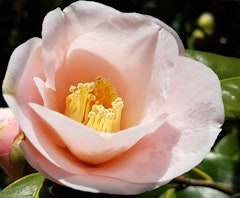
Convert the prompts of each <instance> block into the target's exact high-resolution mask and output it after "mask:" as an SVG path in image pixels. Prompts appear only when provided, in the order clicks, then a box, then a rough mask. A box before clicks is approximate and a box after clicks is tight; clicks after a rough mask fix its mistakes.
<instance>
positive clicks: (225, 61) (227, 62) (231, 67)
mask: <svg viewBox="0 0 240 198" xmlns="http://www.w3.org/2000/svg"><path fill="white" fill-rule="evenodd" d="M186 56H188V57H190V58H192V59H194V60H197V61H199V62H202V63H204V64H205V65H207V66H208V67H210V68H211V69H212V70H213V71H214V72H215V73H216V74H217V75H218V77H219V79H220V80H222V79H227V78H234V77H240V59H239V58H232V57H227V56H222V55H218V54H214V53H208V52H201V51H196V50H186Z"/></svg>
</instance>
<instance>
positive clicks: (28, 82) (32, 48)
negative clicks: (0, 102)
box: [3, 38, 44, 136]
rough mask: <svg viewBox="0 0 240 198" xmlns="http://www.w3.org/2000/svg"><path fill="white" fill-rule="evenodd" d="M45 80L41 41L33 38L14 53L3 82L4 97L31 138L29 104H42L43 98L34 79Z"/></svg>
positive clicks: (32, 118)
mask: <svg viewBox="0 0 240 198" xmlns="http://www.w3.org/2000/svg"><path fill="white" fill-rule="evenodd" d="M34 77H39V78H42V79H44V75H43V70H42V62H41V40H40V39H38V38H33V39H30V40H28V41H27V42H25V43H23V44H22V45H20V46H19V47H18V48H16V49H15V51H14V52H13V54H12V56H11V58H10V61H9V64H8V69H7V72H6V76H5V79H4V82H3V96H4V98H5V100H6V101H7V103H8V105H9V107H10V108H11V110H12V111H13V113H14V116H15V117H16V119H17V120H18V122H19V124H20V126H21V128H22V129H23V131H24V132H25V133H26V134H27V135H28V134H29V135H30V136H31V134H32V131H33V130H32V128H33V127H32V126H34V125H35V123H36V122H38V121H37V119H34V118H35V116H33V114H32V113H33V111H32V109H31V108H30V109H29V105H28V102H30V101H35V102H36V103H39V104H42V98H41V96H40V95H39V92H38V89H37V87H36V85H35V83H34V80H33V78H34Z"/></svg>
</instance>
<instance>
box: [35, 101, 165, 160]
mask: <svg viewBox="0 0 240 198" xmlns="http://www.w3.org/2000/svg"><path fill="white" fill-rule="evenodd" d="M31 106H32V108H33V109H34V110H35V111H36V112H37V113H38V115H39V116H41V117H42V119H44V120H45V122H46V123H48V124H49V125H50V126H52V127H53V128H54V129H55V130H56V132H57V134H58V135H59V136H60V137H61V139H62V141H63V142H64V143H65V145H66V147H67V148H68V149H69V150H70V151H71V152H72V153H73V155H75V156H76V157H77V158H78V159H80V160H83V161H85V162H88V163H93V164H98V163H102V162H105V161H107V160H109V159H111V158H113V157H116V156H117V155H120V154H121V153H123V152H124V151H126V150H128V149H129V148H131V147H132V146H133V145H134V144H135V143H136V142H137V141H139V140H140V139H141V138H142V137H144V136H145V135H146V134H149V133H151V132H153V131H155V130H156V129H157V128H159V127H160V126H161V125H162V124H163V122H164V121H165V120H166V116H167V115H166V114H163V115H162V116H161V117H159V118H158V120H156V121H155V122H154V123H152V124H149V125H145V126H144V125H143V126H137V127H132V128H129V129H126V130H123V131H120V132H118V133H116V134H111V133H99V132H96V131H94V130H92V129H90V128H88V127H86V126H85V125H83V124H81V123H79V122H76V121H74V120H72V119H70V118H68V117H66V116H64V115H62V114H60V113H58V112H55V111H51V110H50V109H48V108H45V107H43V106H40V105H37V104H31Z"/></svg>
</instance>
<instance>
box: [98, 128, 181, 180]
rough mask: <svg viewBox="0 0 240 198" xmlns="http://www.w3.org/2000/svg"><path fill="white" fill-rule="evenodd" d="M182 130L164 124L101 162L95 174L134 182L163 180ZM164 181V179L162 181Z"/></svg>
mask: <svg viewBox="0 0 240 198" xmlns="http://www.w3.org/2000/svg"><path fill="white" fill-rule="evenodd" d="M180 135H181V131H180V130H178V129H176V128H174V127H172V126H171V125H169V124H168V123H164V124H163V125H162V126H161V127H159V128H158V129H157V130H156V131H155V132H154V133H151V134H148V135H147V136H145V137H144V138H142V139H141V140H140V141H139V142H138V143H137V144H136V145H135V146H134V147H132V148H131V149H130V150H129V151H128V152H125V153H123V154H122V155H120V156H119V157H116V158H114V159H112V160H111V161H109V162H107V163H106V164H102V165H100V166H99V167H98V169H96V171H95V172H94V174H97V175H102V176H108V177H113V178H118V179H120V180H124V181H129V182H133V183H157V182H162V180H161V177H162V176H163V175H164V174H165V173H166V172H167V171H168V168H169V165H170V164H171V161H172V149H173V148H174V146H175V145H176V143H177V142H178V140H179V138H180ZM164 182H166V181H164Z"/></svg>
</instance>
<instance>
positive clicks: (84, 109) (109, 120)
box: [65, 77, 123, 132]
mask: <svg viewBox="0 0 240 198" xmlns="http://www.w3.org/2000/svg"><path fill="white" fill-rule="evenodd" d="M69 92H70V94H69V95H68V96H67V98H66V109H65V115H66V116H68V117H70V118H72V119H74V120H76V121H78V122H81V123H83V124H85V125H86V126H88V127H90V128H92V129H94V130H96V131H99V132H117V131H119V130H120V122H121V113H122V108H123V101H122V98H120V97H118V96H117V93H116V90H115V88H114V87H113V85H112V84H111V83H110V81H109V80H106V79H104V78H102V77H97V78H96V80H95V82H90V83H79V84H78V85H77V86H70V88H69Z"/></svg>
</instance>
